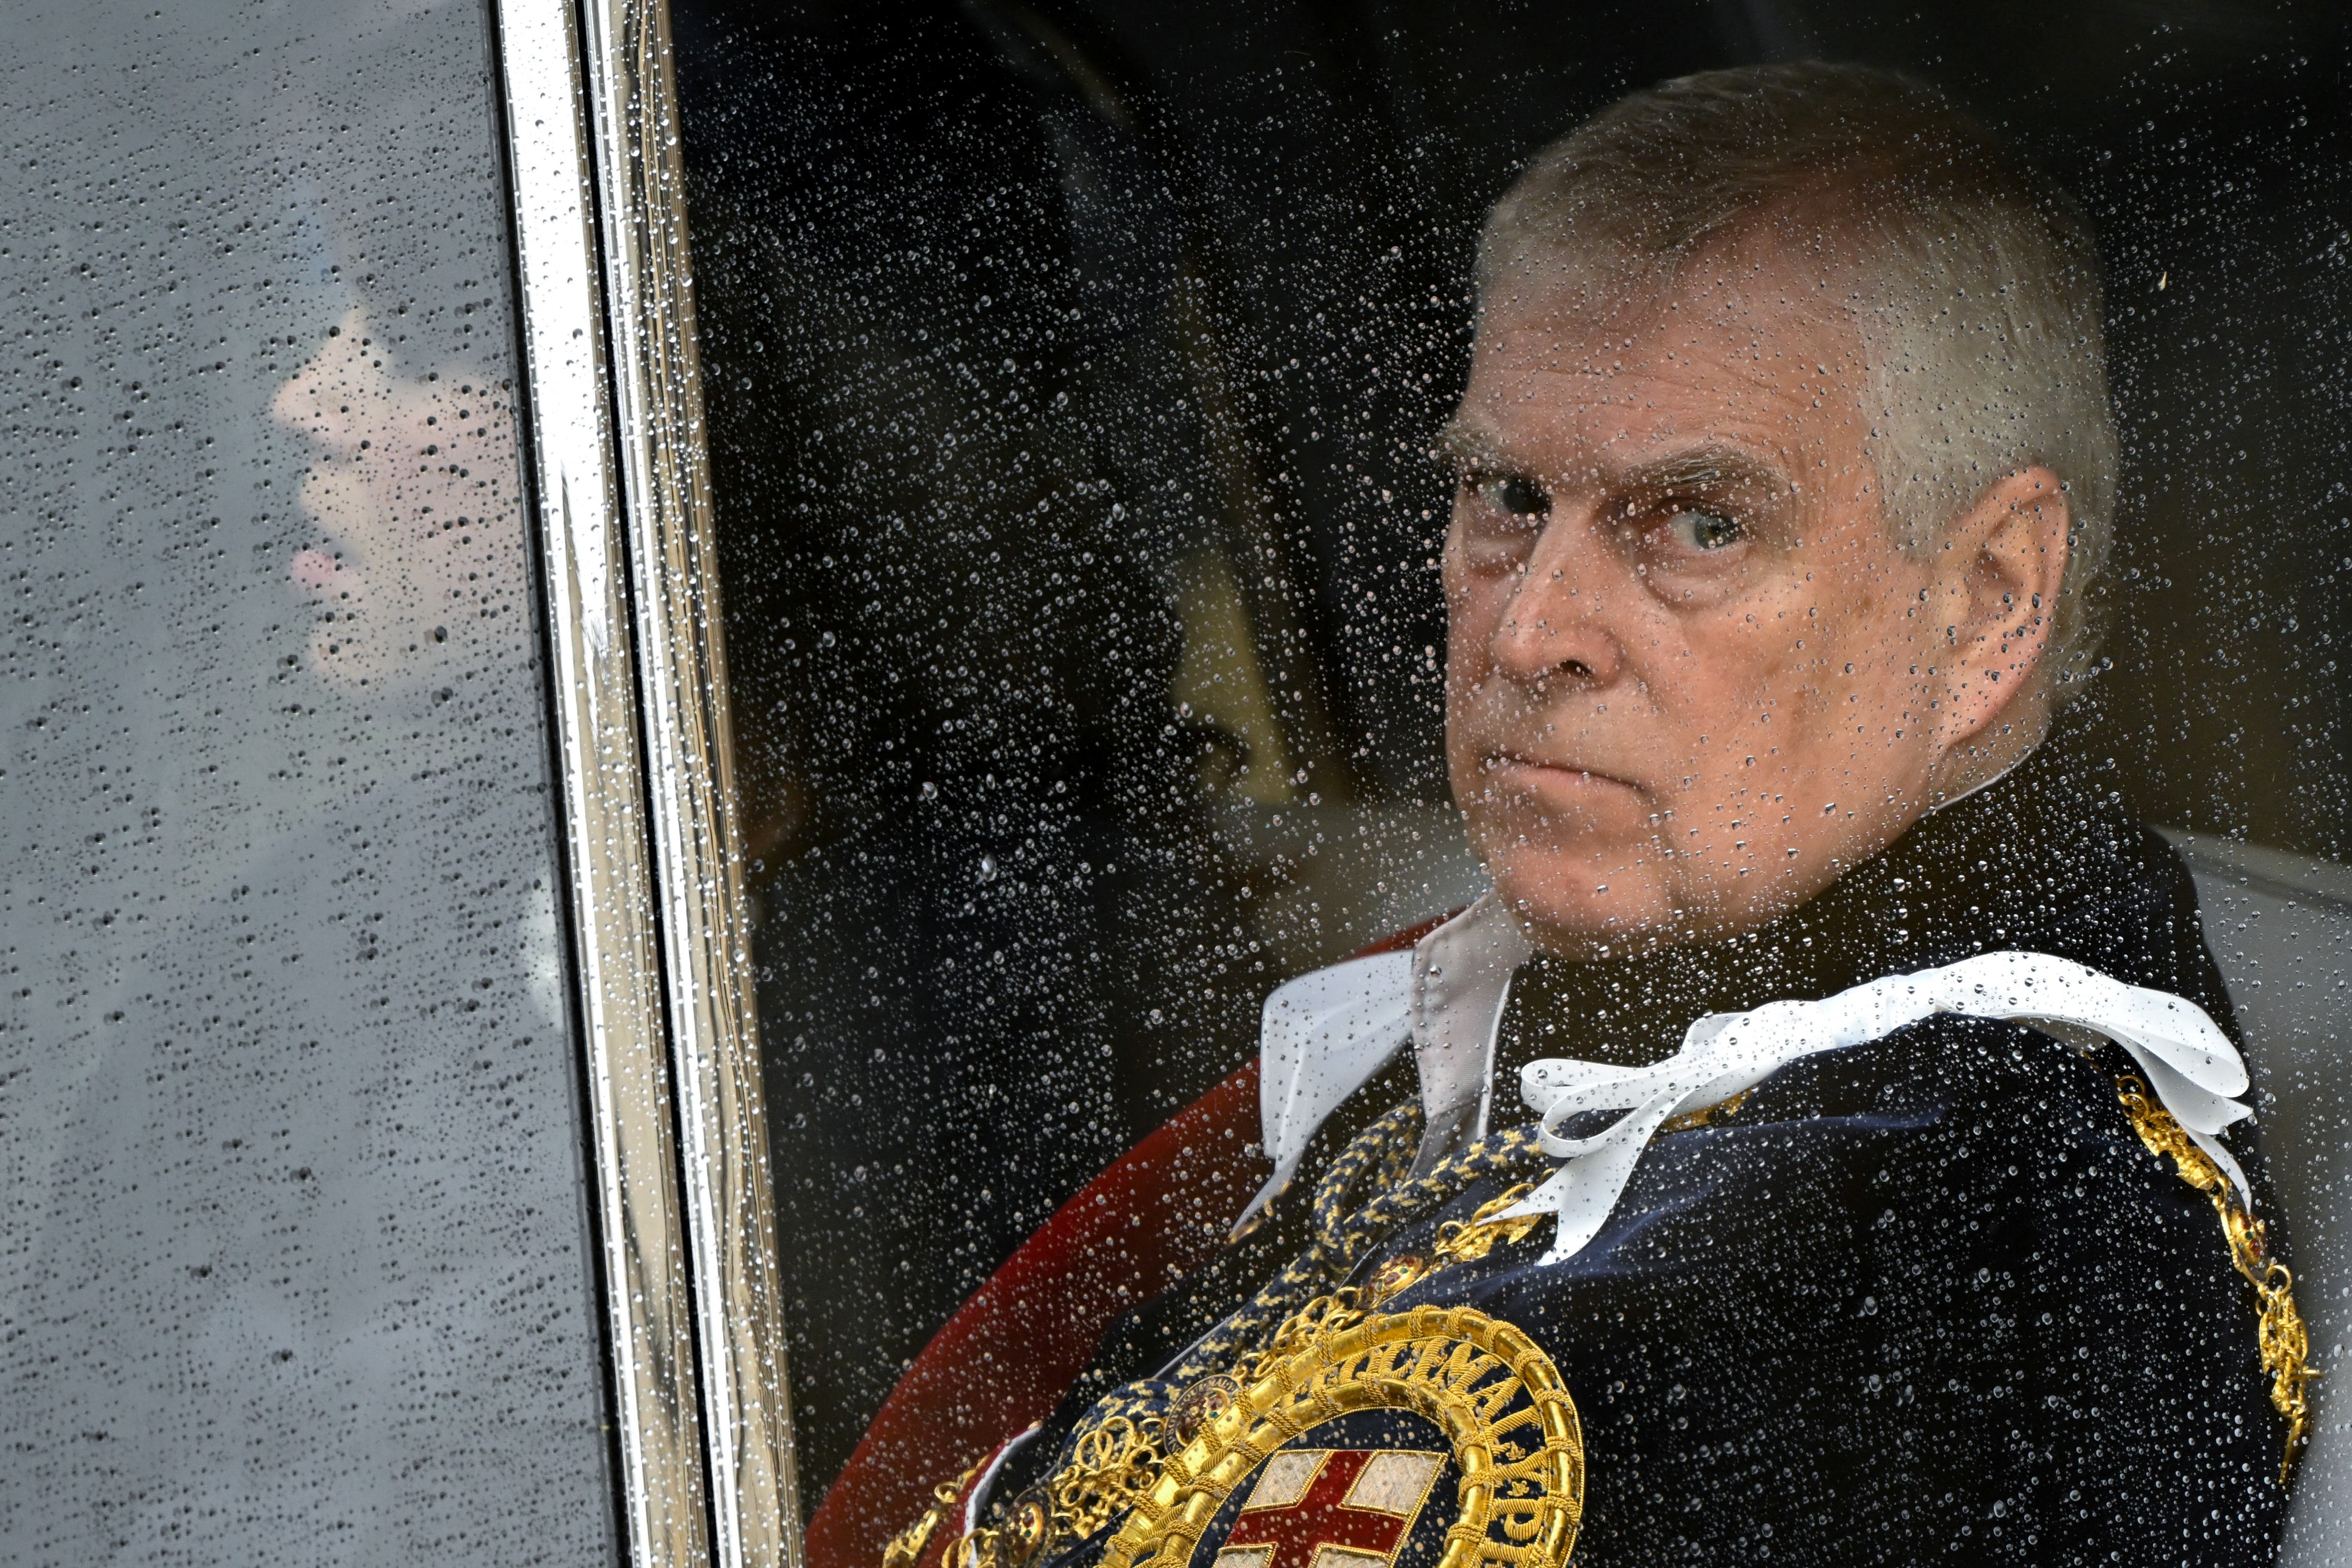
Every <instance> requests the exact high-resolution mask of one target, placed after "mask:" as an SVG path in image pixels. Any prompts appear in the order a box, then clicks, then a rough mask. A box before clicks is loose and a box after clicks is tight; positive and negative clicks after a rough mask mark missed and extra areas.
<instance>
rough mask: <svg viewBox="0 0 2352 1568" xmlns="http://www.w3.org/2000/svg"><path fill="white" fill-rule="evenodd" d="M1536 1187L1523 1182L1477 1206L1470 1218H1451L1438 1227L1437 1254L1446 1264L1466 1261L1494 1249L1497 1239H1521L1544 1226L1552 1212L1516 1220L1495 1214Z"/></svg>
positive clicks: (1514, 1240) (1482, 1255)
mask: <svg viewBox="0 0 2352 1568" xmlns="http://www.w3.org/2000/svg"><path fill="white" fill-rule="evenodd" d="M1535 1190H1536V1184H1534V1183H1533V1182H1521V1183H1520V1184H1518V1185H1517V1186H1516V1187H1513V1188H1511V1189H1510V1190H1509V1191H1507V1192H1506V1193H1505V1194H1503V1195H1502V1196H1501V1197H1498V1198H1493V1199H1490V1200H1488V1201H1487V1202H1486V1203H1483V1204H1480V1205H1478V1209H1477V1212H1476V1213H1475V1214H1473V1215H1471V1216H1470V1217H1469V1218H1468V1219H1466V1220H1461V1219H1450V1220H1447V1221H1446V1222H1445V1223H1444V1225H1441V1226H1438V1227H1437V1249H1436V1250H1437V1256H1438V1257H1439V1258H1441V1259H1443V1262H1442V1263H1441V1264H1440V1265H1439V1267H1441V1268H1442V1267H1444V1264H1445V1263H1467V1262H1469V1261H1471V1260H1473V1259H1475V1258H1484V1257H1486V1254H1488V1253H1490V1252H1492V1251H1494V1250H1495V1244H1496V1242H1498V1241H1506V1242H1519V1241H1524V1240H1526V1239H1527V1236H1528V1232H1529V1231H1531V1230H1533V1229H1535V1227H1536V1226H1538V1225H1541V1224H1542V1223H1543V1222H1544V1221H1545V1220H1546V1219H1547V1218H1549V1215H1520V1216H1519V1217H1518V1218H1517V1219H1501V1220H1498V1219H1496V1217H1495V1216H1496V1215H1498V1214H1501V1213H1502V1212H1503V1211H1504V1210H1505V1209H1507V1208H1509V1207H1510V1206H1511V1205H1513V1204H1516V1203H1517V1202H1518V1201H1519V1200H1520V1199H1521V1198H1523V1197H1526V1196H1527V1195H1528V1194H1529V1193H1531V1192H1534V1191H1535Z"/></svg>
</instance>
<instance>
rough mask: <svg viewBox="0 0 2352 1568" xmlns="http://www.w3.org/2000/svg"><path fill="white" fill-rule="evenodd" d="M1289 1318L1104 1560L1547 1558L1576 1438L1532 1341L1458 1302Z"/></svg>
mask: <svg viewBox="0 0 2352 1568" xmlns="http://www.w3.org/2000/svg"><path fill="white" fill-rule="evenodd" d="M1302 1318H1303V1319H1304V1320H1305V1321H1294V1322H1293V1323H1292V1324H1289V1325H1286V1330H1285V1331H1284V1332H1283V1334H1282V1335H1281V1336H1280V1337H1279V1338H1278V1339H1277V1341H1276V1343H1275V1344H1274V1345H1273V1346H1272V1347H1270V1348H1269V1349H1268V1350H1267V1351H1266V1352H1265V1353H1264V1354H1263V1355H1261V1356H1259V1357H1258V1358H1257V1359H1256V1362H1255V1365H1254V1366H1252V1367H1251V1368H1250V1369H1249V1370H1248V1372H1247V1373H1245V1374H1244V1376H1243V1377H1242V1378H1241V1379H1240V1380H1239V1384H1240V1385H1239V1387H1238V1388H1237V1389H1235V1390H1234V1394H1233V1395H1232V1396H1231V1397H1229V1398H1226V1399H1223V1400H1221V1401H1220V1402H1219V1408H1217V1409H1216V1410H1215V1411H1214V1413H1213V1414H1211V1415H1207V1416H1206V1417H1205V1418H1204V1419H1203V1420H1202V1422H1201V1424H1200V1427H1199V1430H1198V1431H1197V1433H1196V1434H1194V1435H1193V1436H1192V1439H1191V1441H1190V1442H1188V1443H1187V1444H1186V1445H1185V1447H1183V1448H1182V1449H1181V1450H1180V1451H1179V1452H1177V1453H1175V1454H1173V1455H1171V1456H1170V1457H1169V1458H1168V1460H1167V1462H1166V1464H1165V1466H1164V1467H1163V1468H1162V1469H1161V1471H1160V1476H1159V1479H1158V1480H1157V1481H1156V1483H1154V1484H1153V1485H1152V1486H1151V1487H1150V1489H1149V1490H1148V1491H1147V1492H1145V1493H1144V1495H1143V1496H1142V1498H1141V1499H1140V1500H1139V1501H1138V1502H1137V1504H1136V1505H1135V1507H1134V1508H1133V1509H1132V1510H1130V1511H1129V1513H1128V1515H1127V1518H1126V1520H1125V1521H1124V1522H1123V1523H1122V1524H1121V1525H1120V1527H1119V1529H1118V1531H1117V1533H1116V1534H1114V1535H1113V1536H1112V1537H1111V1540H1110V1542H1109V1544H1108V1547H1107V1548H1106V1550H1105V1552H1104V1553H1103V1558H1102V1564H1103V1568H1479V1565H1481V1564H1491V1565H1492V1568H1561V1564H1563V1563H1566V1562H1567V1561H1568V1554H1569V1552H1570V1549H1571V1548H1572V1547H1573V1546H1574V1545H1575V1544H1576V1532H1577V1527H1578V1525H1579V1523H1580V1521H1581V1520H1582V1517H1583V1510H1584V1441H1583V1434H1582V1431H1581V1429H1580V1426H1579V1425H1578V1422H1577V1415H1576V1405H1575V1404H1574V1403H1573V1402H1572V1401H1571V1400H1570V1397H1569V1394H1568V1391H1567V1389H1566V1388H1565V1387H1564V1386H1563V1385H1562V1384H1561V1382H1560V1379H1559V1372H1558V1371H1557V1370H1556V1369H1555V1368H1554V1367H1553V1365H1552V1363H1551V1360H1550V1358H1549V1356H1547V1355H1545V1354H1544V1352H1542V1350H1540V1349H1539V1348H1538V1346H1537V1345H1536V1343H1535V1342H1534V1341H1532V1340H1530V1339H1528V1336H1527V1335H1525V1334H1523V1333H1521V1332H1520V1331H1518V1330H1517V1329H1515V1328H1513V1327H1511V1326H1510V1325H1509V1324H1508V1323H1505V1322H1500V1321H1496V1320H1495V1319H1493V1318H1489V1317H1487V1316H1486V1314H1484V1313H1482V1312H1477V1311H1474V1310H1470V1309H1468V1308H1461V1307H1455V1308H1441V1307H1420V1308H1416V1309H1414V1310H1410V1311H1406V1312H1401V1313H1379V1312H1374V1313H1370V1314H1363V1315H1359V1314H1356V1313H1353V1312H1347V1311H1335V1312H1332V1313H1330V1314H1328V1316H1323V1317H1321V1318H1320V1319H1319V1321H1318V1319H1317V1318H1316V1317H1315V1316H1312V1315H1306V1314H1302Z"/></svg>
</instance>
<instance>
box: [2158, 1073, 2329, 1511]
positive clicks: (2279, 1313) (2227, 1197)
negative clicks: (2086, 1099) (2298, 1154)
mask: <svg viewBox="0 0 2352 1568" xmlns="http://www.w3.org/2000/svg"><path fill="white" fill-rule="evenodd" d="M2116 1096H2117V1098H2119V1099H2120V1100H2122V1101H2123V1103H2124V1110H2125V1112H2126V1114H2127V1115H2129V1116H2130V1117H2131V1123H2132V1128H2133V1130H2134V1131H2137V1133H2138V1134H2139V1141H2140V1142H2142V1143H2145V1144H2147V1152H2149V1153H2151V1154H2158V1155H2168V1156H2169V1157H2170V1158H2171V1160H2172V1163H2173V1168H2174V1169H2176V1170H2177V1171H2179V1173H2180V1179H2181V1180H2182V1181H2184V1182H2187V1183H2188V1184H2189V1185H2190V1186H2192V1187H2195V1188H2196V1189H2197V1190H2198V1191H2199V1192H2200V1193H2203V1194H2205V1195H2206V1196H2207V1197H2208V1198H2210V1200H2211V1201H2212V1204H2213V1212H2214V1213H2215V1214H2217V1215H2221V1234H2222V1236H2223V1237H2226V1238H2227V1239H2228V1241H2229V1244H2230V1261H2231V1263H2232V1264H2234V1265H2236V1267H2237V1270H2238V1272H2239V1273H2241V1274H2242V1275H2244V1276H2245V1278H2246V1282H2247V1283H2248V1284H2249V1285H2252V1287H2253V1288H2254V1303H2255V1309H2256V1311H2257V1313H2258V1317H2257V1320H2256V1327H2255V1333H2256V1339H2257V1342H2258V1343H2259V1344H2260V1346H2261V1348H2262V1355H2263V1371H2264V1372H2266V1373H2270V1375H2271V1405H2272V1407H2273V1409H2275V1410H2276V1411H2277V1412H2278V1413H2279V1414H2280V1415H2283V1416H2284V1417H2285V1418H2286V1451H2285V1453H2284V1456H2283V1457H2282V1458H2280V1460H2279V1484H2280V1485H2281V1486H2284V1485H2285V1484H2286V1480H2287V1478H2288V1476H2289V1475H2291V1474H2292V1473H2293V1472H2294V1461H2295V1457H2296V1456H2297V1455H2298V1454H2300V1453H2301V1452H2302V1451H2303V1445H2304V1442H2305V1439H2306V1438H2307V1437H2308V1436H2310V1435H2311V1401H2310V1394H2309V1392H2308V1390H2309V1384H2310V1383H2311V1380H2312V1379H2313V1378H2315V1377H2317V1376H2318V1375H2319V1373H2317V1372H2315V1371H2314V1370H2313V1368H2312V1366H2311V1334H2310V1331H2309V1330H2307V1329H2306V1328H2305V1326H2304V1321H2303V1314H2302V1312H2301V1311H2299V1310H2296V1308H2295V1304H2294V1273H2293V1272H2292V1271H2290V1270H2289V1269H2288V1268H2287V1267H2286V1265H2285V1264H2284V1263H2281V1262H2279V1261H2277V1260H2276V1259H2275V1258H2272V1257H2271V1256H2270V1238H2269V1236H2268V1235H2267V1233H2265V1231H2264V1230H2263V1222H2262V1221H2261V1220H2258V1219H2256V1218H2255V1217H2254V1216H2253V1215H2251V1214H2249V1213H2247V1212H2246V1210H2245V1209H2244V1208H2243V1207H2242V1206H2241V1205H2240V1204H2239V1202H2238V1197H2237V1193H2236V1191H2235V1189H2233V1188H2232V1187H2231V1185H2230V1179H2229V1178H2228V1177H2227V1176H2225V1175H2223V1174H2222V1173H2221V1166H2219V1165H2217V1164H2215V1163H2213V1159H2212V1157H2211V1156H2210V1155H2209V1154H2207V1153H2206V1152H2205V1151H2204V1150H2202V1149H2200V1148H2199V1147H2197V1145H2196V1144H2194V1143H2192V1142H2189V1134H2188V1133H2186V1132H2184V1131H2181V1127H2180V1123H2179V1122H2178V1121H2174V1120H2173V1119H2172V1113H2171V1112H2170V1111H2168V1110H2165V1109H2164V1107H2163V1106H2162V1105H2161V1104H2160V1103H2158V1101H2157V1100H2154V1099H2152V1098H2150V1097H2149V1095H2148V1092H2147V1085H2146V1084H2144V1083H2142V1082H2141V1081H2140V1080H2139V1079H2137V1078H2134V1077H2131V1076H2130V1075H2128V1074H2126V1075H2125V1076H2124V1077H2121V1078H2118V1079H2116Z"/></svg>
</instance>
